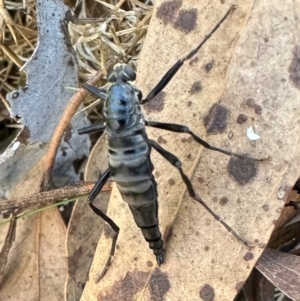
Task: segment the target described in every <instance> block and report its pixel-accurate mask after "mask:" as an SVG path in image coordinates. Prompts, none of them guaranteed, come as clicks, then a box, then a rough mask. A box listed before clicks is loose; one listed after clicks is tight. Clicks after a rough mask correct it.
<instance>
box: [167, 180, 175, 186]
mask: <svg viewBox="0 0 300 301" xmlns="http://www.w3.org/2000/svg"><path fill="white" fill-rule="evenodd" d="M168 183H169V185H171V186H173V185H174V184H175V180H174V179H173V178H171V179H169V180H168Z"/></svg>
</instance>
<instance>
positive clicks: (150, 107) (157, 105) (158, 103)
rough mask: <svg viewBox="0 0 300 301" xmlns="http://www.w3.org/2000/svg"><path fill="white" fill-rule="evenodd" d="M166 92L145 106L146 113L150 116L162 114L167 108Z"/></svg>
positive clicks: (159, 94)
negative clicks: (152, 113)
mask: <svg viewBox="0 0 300 301" xmlns="http://www.w3.org/2000/svg"><path fill="white" fill-rule="evenodd" d="M165 96H166V92H164V91H162V92H160V93H158V95H156V96H155V97H154V98H153V99H152V100H151V101H149V102H147V103H146V104H144V109H145V111H146V112H147V113H148V114H149V113H151V112H161V111H162V110H163V108H164V106H165Z"/></svg>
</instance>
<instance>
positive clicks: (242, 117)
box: [236, 114, 248, 124]
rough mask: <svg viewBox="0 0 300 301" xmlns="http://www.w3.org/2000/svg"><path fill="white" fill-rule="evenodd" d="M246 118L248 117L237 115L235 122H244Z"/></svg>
mask: <svg viewBox="0 0 300 301" xmlns="http://www.w3.org/2000/svg"><path fill="white" fill-rule="evenodd" d="M247 119H248V117H247V116H246V115H244V114H240V115H239V116H238V118H237V119H236V122H237V123H238V124H242V123H244V122H246V121H247Z"/></svg>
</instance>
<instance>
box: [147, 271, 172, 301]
mask: <svg viewBox="0 0 300 301" xmlns="http://www.w3.org/2000/svg"><path fill="white" fill-rule="evenodd" d="M170 287H171V285H170V282H169V278H168V276H167V274H166V273H163V272H162V271H161V270H160V269H158V268H156V269H155V270H154V272H153V273H152V274H151V277H150V281H149V288H150V295H151V299H150V300H151V301H162V300H163V298H164V296H165V294H166V293H167V292H168V291H169V289H170Z"/></svg>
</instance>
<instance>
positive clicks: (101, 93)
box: [82, 83, 107, 99]
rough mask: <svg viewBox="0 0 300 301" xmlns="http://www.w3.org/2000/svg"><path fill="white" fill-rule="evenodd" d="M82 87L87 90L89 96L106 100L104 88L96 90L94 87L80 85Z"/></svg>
mask: <svg viewBox="0 0 300 301" xmlns="http://www.w3.org/2000/svg"><path fill="white" fill-rule="evenodd" d="M82 87H83V88H84V89H86V90H88V91H89V92H90V93H91V94H94V95H95V96H97V97H99V98H100V99H106V91H107V90H106V89H105V88H100V89H99V88H97V87H94V86H91V85H89V84H87V83H85V84H82Z"/></svg>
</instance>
